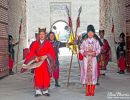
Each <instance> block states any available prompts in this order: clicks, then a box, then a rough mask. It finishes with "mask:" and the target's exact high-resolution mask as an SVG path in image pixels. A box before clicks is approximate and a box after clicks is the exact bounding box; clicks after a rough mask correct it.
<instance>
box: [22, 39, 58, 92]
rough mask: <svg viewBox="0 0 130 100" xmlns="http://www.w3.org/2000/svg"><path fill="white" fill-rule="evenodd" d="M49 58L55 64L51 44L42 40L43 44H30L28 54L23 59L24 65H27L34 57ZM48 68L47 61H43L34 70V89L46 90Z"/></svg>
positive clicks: (49, 74) (48, 74)
mask: <svg viewBox="0 0 130 100" xmlns="http://www.w3.org/2000/svg"><path fill="white" fill-rule="evenodd" d="M45 55H47V56H49V57H51V58H52V61H53V62H55V59H56V55H55V51H54V48H53V46H52V44H51V43H50V42H49V41H48V40H44V42H43V43H40V41H34V42H33V43H32V44H31V48H30V52H29V53H28V54H27V56H26V58H25V62H24V64H28V63H29V62H30V61H31V60H33V59H35V58H36V57H42V56H45ZM39 59H40V58H39ZM50 69H51V68H50V67H49V64H48V61H47V59H46V60H44V61H43V63H42V64H41V65H40V66H39V67H37V68H35V70H34V87H35V89H44V90H46V89H48V87H49V86H50V77H51V72H50Z"/></svg>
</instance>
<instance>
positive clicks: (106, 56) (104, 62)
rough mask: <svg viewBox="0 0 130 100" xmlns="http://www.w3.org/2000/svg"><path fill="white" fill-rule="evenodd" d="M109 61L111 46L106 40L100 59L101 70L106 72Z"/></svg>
mask: <svg viewBox="0 0 130 100" xmlns="http://www.w3.org/2000/svg"><path fill="white" fill-rule="evenodd" d="M109 60H110V46H109V43H108V41H107V40H106V39H104V40H103V46H102V49H101V54H100V58H99V66H100V69H103V70H105V69H106V66H107V64H108V61H109Z"/></svg>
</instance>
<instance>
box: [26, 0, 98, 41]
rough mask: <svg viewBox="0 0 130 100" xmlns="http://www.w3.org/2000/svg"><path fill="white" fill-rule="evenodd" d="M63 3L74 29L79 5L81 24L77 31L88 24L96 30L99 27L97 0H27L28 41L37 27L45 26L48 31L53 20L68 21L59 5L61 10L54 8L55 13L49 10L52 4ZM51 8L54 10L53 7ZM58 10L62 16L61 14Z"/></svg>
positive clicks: (84, 29)
mask: <svg viewBox="0 0 130 100" xmlns="http://www.w3.org/2000/svg"><path fill="white" fill-rule="evenodd" d="M65 3H66V4H67V5H69V8H70V10H71V16H72V21H73V30H74V31H75V26H76V19H77V16H78V9H79V7H80V6H82V12H81V15H80V16H81V17H80V21H81V25H80V28H79V29H78V33H80V32H82V31H86V29H87V25H88V24H93V25H94V26H95V29H96V30H98V29H99V0H27V33H28V42H29V43H31V39H34V33H35V32H37V29H38V27H46V28H47V31H50V27H51V25H52V24H53V22H54V20H55V21H56V20H64V21H67V22H68V17H67V14H66V11H65V9H64V8H63V9H62V8H60V6H59V9H61V10H59V12H58V11H56V10H55V14H52V11H51V10H50V8H51V5H53V4H54V5H55V6H57V5H58V4H61V5H64V4H65ZM57 7H58V6H57ZM52 10H53V11H54V9H52ZM60 11H61V13H62V15H64V16H62V15H61V13H60ZM62 11H63V12H64V13H63V12H62ZM56 14H57V15H56ZM58 14H59V16H58ZM53 15H54V16H53ZM54 17H55V18H54Z"/></svg>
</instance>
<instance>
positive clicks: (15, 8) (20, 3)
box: [8, 0, 27, 61]
mask: <svg viewBox="0 0 130 100" xmlns="http://www.w3.org/2000/svg"><path fill="white" fill-rule="evenodd" d="M8 16H9V17H8V19H9V29H8V34H11V35H12V36H13V37H14V42H16V41H18V40H19V27H20V21H21V19H22V30H21V35H20V49H19V58H18V60H19V61H20V60H22V58H23V48H25V47H26V46H27V40H26V1H25V0H8ZM17 53H18V46H16V47H15V58H16V59H17V56H16V55H17ZM16 59H15V61H17V60H16Z"/></svg>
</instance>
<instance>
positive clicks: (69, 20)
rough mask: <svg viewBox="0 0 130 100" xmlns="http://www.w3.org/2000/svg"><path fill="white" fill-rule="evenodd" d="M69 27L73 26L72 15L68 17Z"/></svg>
mask: <svg viewBox="0 0 130 100" xmlns="http://www.w3.org/2000/svg"><path fill="white" fill-rule="evenodd" d="M68 22H69V27H72V20H71V17H68Z"/></svg>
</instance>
